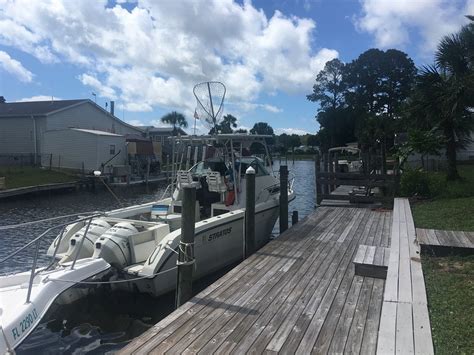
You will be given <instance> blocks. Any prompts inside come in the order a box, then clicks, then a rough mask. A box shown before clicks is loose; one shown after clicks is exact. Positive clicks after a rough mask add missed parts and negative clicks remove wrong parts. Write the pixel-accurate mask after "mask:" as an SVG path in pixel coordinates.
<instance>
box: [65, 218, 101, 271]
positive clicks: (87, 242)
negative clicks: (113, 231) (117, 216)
mask: <svg viewBox="0 0 474 355" xmlns="http://www.w3.org/2000/svg"><path fill="white" fill-rule="evenodd" d="M109 228H110V224H109V223H107V222H106V221H105V220H103V219H100V218H97V219H93V220H92V221H91V224H90V226H89V230H88V231H87V235H86V236H85V239H84V243H82V247H81V239H82V238H83V237H84V233H85V232H86V229H87V223H86V224H85V225H84V227H82V228H81V229H80V230H79V231H78V232H77V233H75V234H74V235H73V236H72V237H71V239H70V240H69V249H68V251H67V252H66V254H65V255H64V257H63V258H62V259H61V260H60V261H59V263H60V264H62V263H65V262H68V261H72V260H74V258H75V257H76V254H77V252H78V249H79V247H81V250H79V255H78V256H77V258H78V259H83V258H90V257H91V256H92V255H93V254H94V243H95V241H96V240H97V239H98V238H99V237H100V236H101V235H102V234H104V233H105V232H106V231H107V230H108V229H109Z"/></svg>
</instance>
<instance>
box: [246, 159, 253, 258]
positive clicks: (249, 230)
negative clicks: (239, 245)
mask: <svg viewBox="0 0 474 355" xmlns="http://www.w3.org/2000/svg"><path fill="white" fill-rule="evenodd" d="M245 180H246V183H245V186H246V193H245V258H248V257H249V256H250V255H252V253H253V252H254V251H255V169H254V168H252V167H251V166H250V167H249V168H248V169H247V170H246V171H245Z"/></svg>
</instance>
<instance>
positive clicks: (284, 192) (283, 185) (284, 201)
mask: <svg viewBox="0 0 474 355" xmlns="http://www.w3.org/2000/svg"><path fill="white" fill-rule="evenodd" d="M287 229H288V167H287V166H286V165H282V166H280V234H281V233H283V232H284V231H286V230H287Z"/></svg>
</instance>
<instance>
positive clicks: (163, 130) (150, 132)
mask: <svg viewBox="0 0 474 355" xmlns="http://www.w3.org/2000/svg"><path fill="white" fill-rule="evenodd" d="M140 128H141V129H143V130H144V131H145V135H146V136H147V137H150V139H151V140H152V141H153V142H159V143H160V144H161V149H162V152H163V154H171V150H172V148H171V139H170V137H171V136H173V135H174V134H173V127H153V126H141V127H140ZM175 135H182V136H184V135H187V133H186V132H185V131H184V130H183V129H182V128H180V127H177V128H176V134H175Z"/></svg>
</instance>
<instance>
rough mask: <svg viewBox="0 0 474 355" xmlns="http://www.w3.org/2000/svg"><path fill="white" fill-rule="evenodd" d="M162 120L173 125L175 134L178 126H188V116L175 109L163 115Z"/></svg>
mask: <svg viewBox="0 0 474 355" xmlns="http://www.w3.org/2000/svg"><path fill="white" fill-rule="evenodd" d="M161 122H163V123H166V124H170V125H172V126H173V135H174V136H175V135H176V132H177V127H183V128H186V127H188V121H186V117H184V115H183V114H181V113H179V112H176V111H173V112H170V113H168V114H166V115H164V116H163V117H161Z"/></svg>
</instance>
